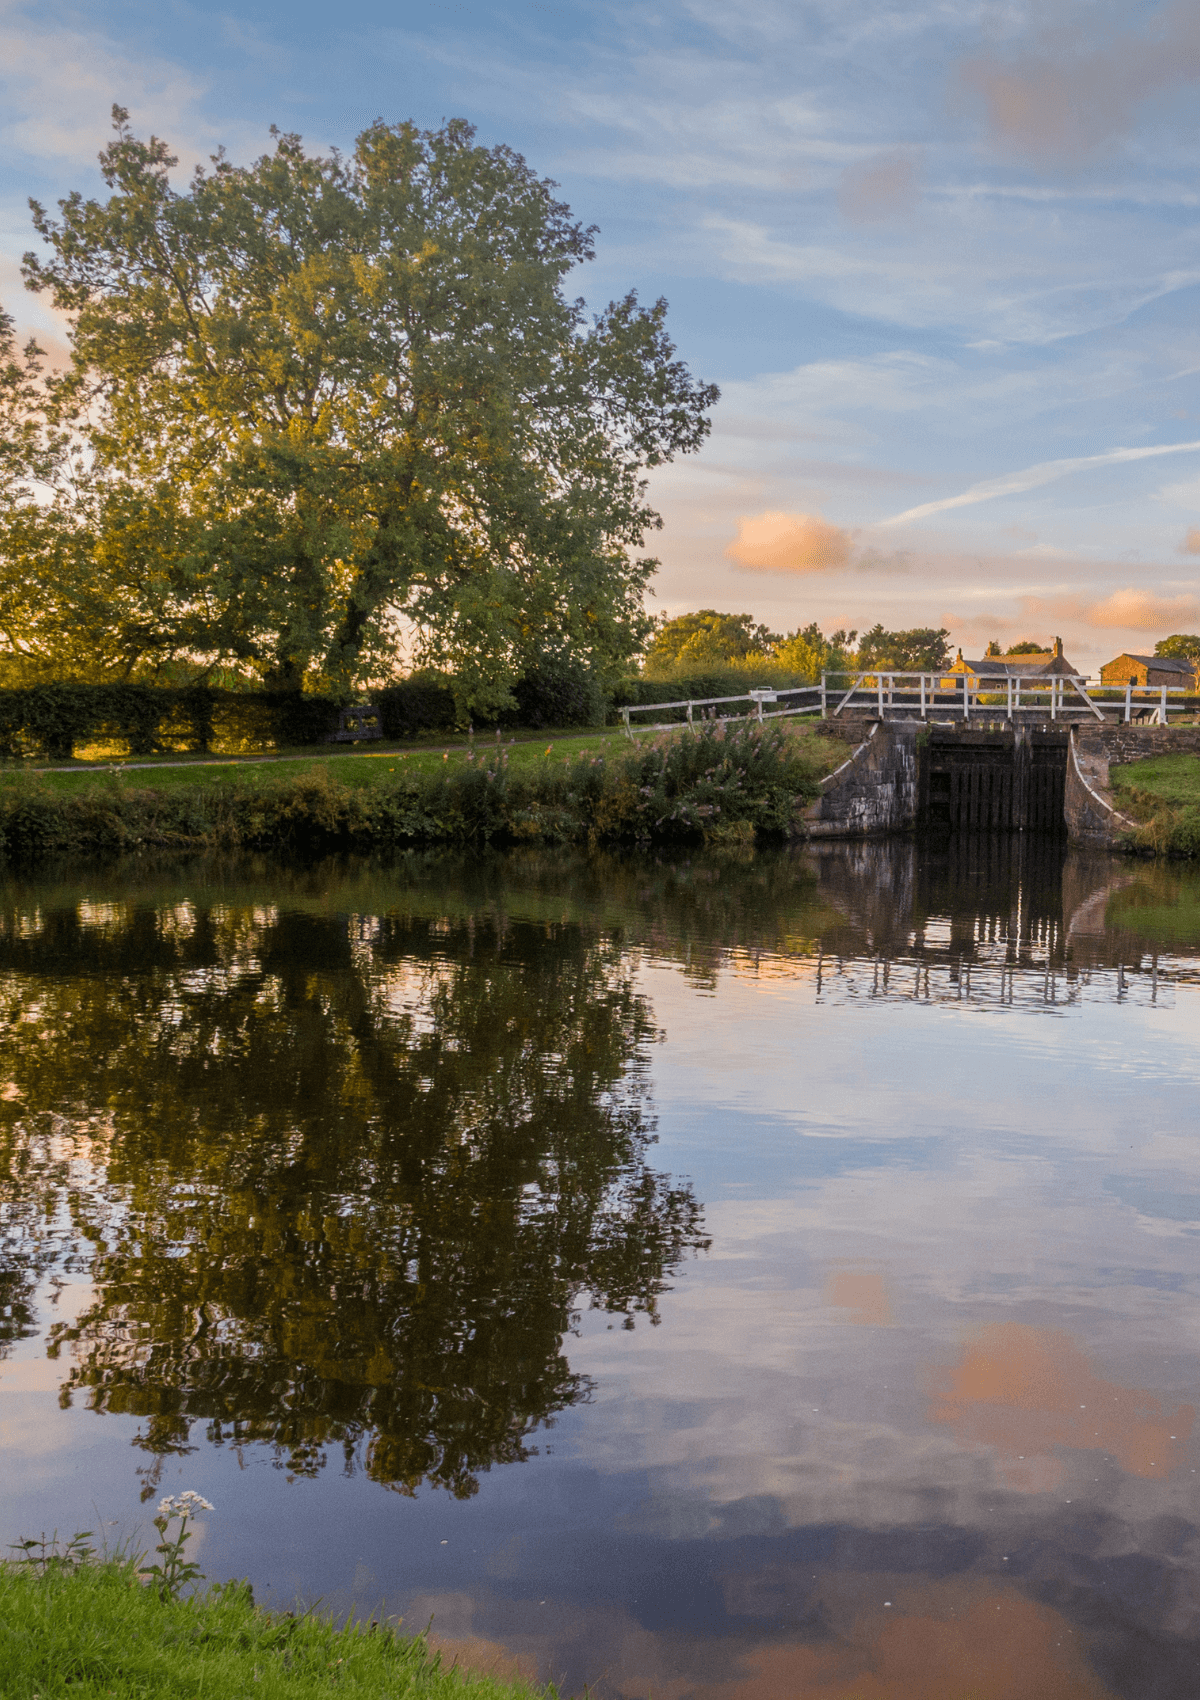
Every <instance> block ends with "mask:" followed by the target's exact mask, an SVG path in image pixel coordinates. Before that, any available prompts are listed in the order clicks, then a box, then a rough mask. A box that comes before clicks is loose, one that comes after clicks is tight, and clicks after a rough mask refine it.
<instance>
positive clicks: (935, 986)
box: [812, 955, 1177, 1015]
mask: <svg viewBox="0 0 1200 1700" xmlns="http://www.w3.org/2000/svg"><path fill="white" fill-rule="evenodd" d="M812 975H813V979H814V982H815V991H816V1001H817V1002H818V1003H826V1004H837V1003H857V1002H870V1001H872V1000H880V999H882V1000H885V1001H888V1002H901V1003H905V1002H907V1003H927V1004H928V1003H935V1004H957V1005H960V1006H966V1007H971V1008H974V1009H1005V1008H1020V1009H1023V1010H1026V1011H1031V1010H1032V1011H1039V1012H1045V1013H1048V1014H1053V1013H1057V1014H1060V1015H1064V1014H1068V1013H1069V1012H1070V1011H1071V1010H1072V1009H1074V1008H1078V1007H1079V1006H1080V1005H1082V1004H1084V1003H1117V1004H1133V1005H1137V1006H1139V1007H1142V1008H1158V1009H1172V1008H1174V1004H1175V981H1176V977H1177V976H1176V975H1174V974H1168V973H1164V972H1162V971H1161V970H1160V968H1159V964H1158V958H1157V956H1154V957H1152V958H1150V959H1149V961H1148V962H1146V963H1145V964H1140V965H1135V966H1132V967H1131V966H1130V965H1128V964H1125V963H1118V964H1117V965H1116V966H1115V967H1111V968H1110V967H1098V966H1095V965H1080V966H1078V967H1076V966H1074V965H1072V964H1067V965H1065V966H1064V965H1063V964H1057V965H1051V964H1049V963H1045V962H1043V963H1037V962H1013V961H1010V960H1007V959H1006V958H1005V957H1004V956H998V957H997V958H995V959H993V960H988V959H987V958H982V959H981V958H980V957H979V956H978V955H976V956H973V957H970V958H968V957H965V956H963V957H958V958H953V957H951V958H947V957H944V956H939V957H932V958H927V957H921V956H917V955H914V956H909V957H903V956H893V957H885V956H877V957H875V958H869V957H845V956H833V955H830V956H825V955H822V956H819V957H818V958H817V960H816V962H815V964H814V966H813V969H812Z"/></svg>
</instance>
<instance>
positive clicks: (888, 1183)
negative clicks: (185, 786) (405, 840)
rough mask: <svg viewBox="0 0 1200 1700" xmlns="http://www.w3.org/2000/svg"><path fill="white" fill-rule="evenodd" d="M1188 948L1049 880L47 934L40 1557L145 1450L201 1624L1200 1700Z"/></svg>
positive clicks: (1132, 913) (195, 892)
mask: <svg viewBox="0 0 1200 1700" xmlns="http://www.w3.org/2000/svg"><path fill="white" fill-rule="evenodd" d="M1197 916H1200V880H1198V878H1197V876H1196V875H1195V874H1193V873H1192V872H1190V871H1189V870H1188V869H1186V868H1182V869H1181V868H1179V867H1167V866H1162V867H1158V866H1151V865H1147V864H1141V863H1136V862H1129V861H1125V860H1121V859H1116V858H1103V857H1099V858H1096V857H1080V856H1075V855H1070V854H1067V853H1065V852H1064V851H1063V850H1062V848H1061V847H1060V846H1051V847H1049V848H1046V847H1041V848H1039V847H1038V846H1037V845H1036V844H1034V843H1029V844H1024V845H1022V844H1021V842H1020V841H1019V840H996V841H982V840H980V841H975V840H970V839H963V840H959V841H954V840H951V841H949V842H948V843H947V844H944V845H942V846H940V847H934V848H932V849H931V848H928V847H923V846H921V845H916V844H909V843H898V844H888V845H883V844H877V845H859V846H852V845H844V846H823V847H821V848H820V849H819V850H817V851H812V852H808V851H783V852H779V853H771V854H767V855H755V854H745V855H743V854H741V853H737V854H731V855H714V856H707V855H702V856H696V857H693V858H690V859H683V860H680V861H676V862H654V861H651V860H647V859H630V860H628V861H625V860H621V859H609V858H571V857H547V856H545V855H543V854H540V853H529V854H524V855H516V856H511V857H507V858H494V859H479V860H475V861H464V862H461V863H456V862H453V861H451V860H449V859H446V858H439V859H424V858H419V857H414V858H408V859H405V860H403V861H400V862H397V863H395V864H392V865H384V864H378V863H371V862H350V861H346V862H331V863H326V864H322V865H321V866H319V867H308V868H296V869H287V868H278V867H272V866H270V865H268V864H265V863H255V862H240V863H230V864H228V865H222V864H216V863H205V864H196V865H194V866H192V867H179V866H175V867H171V866H167V865H164V866H162V867H161V868H158V869H155V868H154V867H150V868H146V867H144V866H142V865H140V864H138V865H136V866H135V867H133V868H131V869H126V870H123V869H120V868H116V869H108V870H93V871H89V872H86V873H79V874H78V875H75V876H70V875H68V874H66V873H64V874H62V875H61V876H60V877H58V878H55V879H52V878H49V877H47V878H46V879H43V880H40V881H32V882H29V883H28V884H26V885H16V884H14V885H13V886H11V887H10V888H9V890H8V893H7V907H6V909H5V912H4V915H3V917H2V920H3V930H2V934H0V1015H2V1016H3V1020H4V1039H5V1051H4V1058H5V1061H4V1064H3V1068H2V1069H0V1141H2V1142H3V1143H2V1161H0V1187H2V1196H0V1223H2V1231H0V1282H2V1283H3V1286H2V1291H0V1298H2V1299H3V1301H4V1304H5V1309H4V1311H3V1312H2V1313H0V1317H2V1322H3V1338H0V1355H3V1353H4V1352H7V1354H8V1356H7V1361H6V1363H5V1364H3V1365H0V1395H3V1397H4V1399H5V1401H6V1402H5V1404H4V1405H3V1406H0V1425H2V1426H0V1445H3V1447H4V1448H5V1457H6V1461H11V1463H12V1468H11V1470H10V1473H9V1477H8V1482H9V1483H10V1484H15V1483H17V1482H18V1481H19V1480H22V1479H23V1476H28V1478H29V1479H30V1480H31V1481H33V1482H34V1483H35V1488H31V1489H29V1490H28V1494H27V1497H25V1498H20V1497H19V1493H18V1489H17V1488H16V1487H15V1486H10V1490H9V1502H11V1503H14V1504H19V1508H18V1509H17V1510H15V1511H13V1512H12V1513H11V1516H10V1514H9V1513H8V1512H7V1510H4V1513H3V1514H4V1515H5V1516H8V1517H9V1522H8V1523H6V1525H5V1532H4V1536H3V1537H2V1538H14V1537H15V1536H16V1535H17V1534H18V1533H26V1532H28V1531H29V1529H31V1528H33V1527H34V1526H35V1525H36V1526H40V1521H39V1520H46V1521H50V1520H52V1519H56V1520H58V1521H59V1522H60V1524H63V1523H65V1522H66V1521H67V1520H68V1519H69V1518H70V1516H72V1515H74V1514H75V1513H76V1511H77V1510H78V1508H79V1503H80V1501H81V1499H82V1502H83V1504H84V1505H85V1506H86V1504H87V1503H89V1502H90V1500H91V1498H92V1497H93V1496H97V1497H99V1498H100V1499H101V1501H102V1503H103V1505H104V1511H105V1514H108V1513H109V1511H110V1510H112V1511H114V1512H116V1513H118V1514H121V1515H128V1504H129V1502H130V1501H131V1500H132V1501H133V1502H136V1495H137V1491H138V1488H137V1484H136V1483H135V1482H133V1481H132V1479H131V1478H132V1470H131V1457H130V1453H129V1450H128V1443H129V1441H130V1439H132V1438H133V1437H134V1436H135V1435H136V1437H137V1443H138V1447H139V1451H138V1452H136V1453H135V1454H133V1459H132V1462H134V1463H140V1464H141V1466H142V1468H143V1469H144V1470H145V1469H147V1467H149V1469H150V1471H151V1472H152V1473H153V1472H154V1471H161V1472H162V1473H163V1477H164V1481H165V1480H166V1477H167V1476H168V1475H169V1476H170V1481H171V1484H172V1485H173V1486H176V1487H180V1488H182V1487H189V1486H194V1487H196V1488H198V1489H200V1490H201V1491H204V1492H205V1493H206V1494H207V1495H208V1496H209V1497H211V1498H212V1499H214V1500H215V1501H216V1502H217V1505H218V1515H217V1516H216V1517H215V1518H214V1519H213V1520H212V1524H211V1528H210V1530H209V1531H208V1534H207V1536H206V1539H208V1540H209V1541H210V1543H211V1545H210V1548H209V1549H208V1551H206V1553H205V1555H204V1558H205V1567H206V1568H208V1569H209V1570H210V1573H212V1574H215V1575H225V1574H230V1573H237V1574H246V1573H248V1574H251V1575H252V1576H253V1577H254V1578H255V1581H256V1586H257V1585H259V1584H261V1587H262V1591H263V1593H264V1594H265V1597H267V1598H270V1599H272V1600H276V1601H289V1602H290V1600H291V1599H292V1598H293V1597H294V1596H295V1595H296V1594H301V1595H303V1596H305V1597H314V1596H316V1595H321V1596H323V1597H324V1599H325V1600H326V1602H327V1603H329V1604H330V1605H332V1606H335V1607H338V1608H341V1607H348V1606H350V1605H355V1606H357V1607H359V1608H362V1609H364V1610H367V1611H370V1612H372V1613H374V1612H376V1611H377V1610H379V1609H380V1603H381V1601H382V1602H383V1604H384V1606H385V1607H386V1609H387V1610H389V1611H396V1612H401V1613H403V1614H404V1615H405V1617H406V1618H407V1620H408V1621H409V1622H410V1623H414V1622H417V1623H422V1624H423V1623H424V1622H425V1621H426V1620H427V1618H428V1617H429V1615H430V1614H431V1613H432V1614H433V1615H434V1620H435V1621H434V1632H435V1636H436V1637H437V1638H438V1639H439V1640H440V1642H441V1643H442V1644H443V1645H444V1646H445V1647H446V1648H447V1650H448V1651H449V1652H451V1653H454V1654H456V1655H458V1656H461V1657H463V1658H464V1659H466V1660H468V1661H470V1662H472V1663H477V1664H480V1665H482V1666H483V1667H485V1668H489V1667H490V1668H495V1669H497V1670H501V1671H505V1672H509V1671H515V1670H518V1669H519V1670H522V1671H524V1672H526V1673H527V1674H529V1675H531V1676H534V1675H536V1676H537V1678H538V1679H540V1680H543V1681H545V1680H550V1679H553V1680H557V1681H559V1682H560V1684H561V1688H562V1691H563V1692H566V1693H579V1692H581V1691H582V1689H583V1686H584V1684H585V1683H586V1684H589V1685H590V1686H591V1689H592V1691H593V1692H596V1693H597V1694H598V1695H601V1696H605V1697H612V1700H616V1697H622V1700H640V1697H641V1696H644V1695H647V1694H649V1693H651V1692H653V1693H654V1694H656V1695H664V1696H667V1697H668V1700H691V1697H696V1696H700V1697H704V1700H756V1697H764V1700H765V1697H767V1696H774V1695H780V1696H783V1695H791V1694H794V1693H803V1694H806V1695H815V1696H818V1697H821V1700H850V1697H851V1696H855V1695H867V1696H878V1697H879V1700H882V1697H883V1696H885V1695H886V1696H888V1697H889V1700H892V1697H894V1700H930V1697H934V1700H961V1697H962V1695H964V1694H966V1693H974V1694H979V1695H983V1696H988V1697H990V1700H1030V1697H1042V1696H1044V1697H1046V1700H1062V1697H1063V1696H1069V1697H1072V1700H1074V1697H1079V1700H1083V1697H1084V1696H1087V1697H1091V1700H1112V1697H1114V1696H1121V1697H1122V1700H1143V1697H1144V1696H1147V1695H1151V1694H1153V1695H1154V1696H1155V1700H1191V1696H1192V1695H1193V1694H1194V1692H1195V1670H1196V1661H1197V1656H1198V1649H1200V1557H1198V1554H1200V1494H1198V1491H1197V1482H1198V1479H1200V1478H1198V1477H1197V1473H1196V1472H1197V1470H1198V1469H1200V1455H1198V1438H1200V1437H1198V1434H1197V1429H1196V1425H1195V1422H1194V1417H1193V1410H1192V1407H1193V1405H1194V1404H1195V1403H1196V1398H1195V1389H1196V1386H1197V1384H1198V1382H1200V1353H1198V1351H1197V1347H1196V1338H1195V1329H1194V1315H1195V1306H1196V1304H1197V1302H1198V1301H1200V1266H1198V1265H1197V1260H1196V1249H1195V1248H1196V1242H1197V1235H1198V1234H1200V1175H1198V1174H1197V1158H1196V1149H1195V1139H1194V1133H1193V1129H1194V1122H1195V1114H1194V1105H1195V1103H1196V1101H1197V1092H1198V1091H1200V1069H1198V1066H1197V1060H1196V1057H1197V1053H1196V1047H1195V1030H1196V1013H1197V1008H1198V1007H1200V1006H1198V1005H1197V998H1198V996H1200V993H1198V991H1197V979H1198V974H1197V961H1196V956H1195V954H1194V952H1195V950H1196V948H1197V946H1198V945H1200V926H1198V925H1197V924H1196V922H1197ZM918 971H919V973H920V983H919V990H918V995H914V994H913V982H914V981H915V980H916V976H917V973H918ZM839 980H840V982H841V985H842V988H843V989H842V990H840V991H839V990H838V989H837V985H838V982H839ZM1047 1011H1049V1012H1050V1013H1051V1014H1058V1015H1061V1016H1065V1017H1066V1018H1067V1019H1064V1020H1046V1019H1044V1017H1045V1014H1046V1012H1047ZM985 1014H986V1015H988V1017H989V1018H987V1019H982V1018H981V1017H982V1016H984V1015H985ZM1034 1015H1035V1016H1036V1017H1037V1019H1028V1017H1030V1016H1034ZM655 1140H657V1141H658V1143H657V1144H656V1143H654V1141H655ZM689 1177H690V1179H689ZM701 1200H703V1208H702V1207H701V1203H700V1201H701ZM710 1242H711V1248H710V1250H709V1251H708V1253H707V1254H705V1255H703V1256H699V1257H693V1256H692V1255H691V1254H692V1253H693V1252H695V1251H698V1250H700V1248H702V1247H703V1246H706V1245H709V1244H710ZM56 1295H57V1304H55V1303H54V1301H55V1298H56ZM656 1319H661V1321H662V1324H663V1325H662V1326H661V1327H646V1326H642V1323H643V1322H645V1321H648V1322H651V1323H653V1322H654V1321H655V1320H656ZM626 1320H628V1321H629V1322H636V1323H637V1324H638V1325H637V1326H636V1327H634V1328H628V1327H626V1326H624V1324H625V1322H626ZM47 1350H49V1351H50V1352H51V1353H54V1354H57V1355H56V1356H54V1357H52V1358H51V1359H50V1360H49V1361H47V1359H46V1356H45V1354H46V1352H47ZM47 1372H49V1373H48V1374H47ZM39 1377H40V1378H41V1379H40V1380H39ZM47 1381H49V1382H50V1386H49V1389H48V1391H46V1392H44V1393H43V1392H39V1391H37V1389H38V1388H40V1387H43V1386H44V1385H45V1383H46V1382H47ZM24 1388H28V1389H30V1391H29V1392H28V1393H25V1392H22V1391H20V1390H21V1389H24ZM59 1398H61V1400H62V1408H59V1405H58V1403H57V1402H56V1401H57V1400H58V1399H59ZM22 1400H27V1404H22V1403H21V1401H22ZM14 1413H16V1414H14ZM22 1413H23V1414H22ZM549 1419H557V1426H556V1429H555V1433H554V1435H553V1436H552V1437H551V1439H550V1441H549V1442H548V1443H545V1442H543V1440H542V1438H541V1436H540V1435H538V1433H537V1430H538V1428H539V1426H540V1425H542V1424H544V1423H545V1422H546V1421H547V1420H549ZM22 1425H24V1426H22ZM64 1437H65V1438H64ZM56 1448H57V1450H55V1449H56ZM147 1449H149V1452H148V1455H147ZM79 1458H86V1460H87V1471H86V1488H85V1489H84V1488H81V1486H80V1483H81V1482H82V1481H84V1480H85V1475H84V1473H83V1470H82V1466H81V1467H80V1474H79V1475H78V1476H76V1477H75V1478H72V1476H71V1473H70V1467H71V1465H72V1464H73V1463H75V1461H76V1460H77V1459H79ZM326 1459H328V1460H330V1461H331V1462H343V1464H344V1468H345V1473H341V1472H339V1471H338V1470H337V1469H334V1468H322V1463H323V1462H324V1461H325V1460H326ZM269 1462H275V1463H276V1464H278V1465H279V1469H278V1471H274V1470H271V1469H269V1468H262V1467H256V1466H262V1465H265V1464H267V1463H269ZM502 1464H504V1465H511V1466H512V1467H511V1468H499V1467H497V1468H491V1466H493V1465H496V1466H499V1465H502ZM39 1472H40V1473H39ZM381 1484H382V1485H384V1486H386V1487H388V1488H398V1489H399V1490H400V1491H399V1492H381V1491H380V1486H381ZM146 1485H147V1487H149V1486H150V1485H151V1482H150V1481H147V1484H146ZM432 1488H437V1489H441V1488H448V1489H450V1492H449V1493H447V1492H441V1491H438V1492H434V1491H431V1489H432ZM20 1492H25V1489H24V1488H22V1489H21V1490H20ZM56 1494H57V1495H58V1496H59V1497H58V1498H55V1495H56ZM122 1495H124V1496H125V1498H122V1497H121V1496H122ZM456 1496H459V1497H456ZM114 1502H115V1503H114ZM45 1504H52V1505H53V1509H52V1510H44V1509H43V1505H45ZM0 1509H3V1508H0Z"/></svg>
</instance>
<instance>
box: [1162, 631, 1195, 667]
mask: <svg viewBox="0 0 1200 1700" xmlns="http://www.w3.org/2000/svg"><path fill="white" fill-rule="evenodd" d="M1154 653H1155V655H1169V656H1171V657H1173V658H1174V659H1175V660H1177V661H1200V636H1197V634H1196V633H1195V632H1175V633H1174V634H1173V635H1172V636H1171V637H1166V638H1163V640H1162V642H1161V643H1156V644H1155V646H1154Z"/></svg>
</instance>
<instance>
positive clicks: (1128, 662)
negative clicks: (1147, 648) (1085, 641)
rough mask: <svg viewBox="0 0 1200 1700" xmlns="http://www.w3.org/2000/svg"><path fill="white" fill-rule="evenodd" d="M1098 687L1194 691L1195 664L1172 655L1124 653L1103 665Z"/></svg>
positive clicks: (1195, 679)
mask: <svg viewBox="0 0 1200 1700" xmlns="http://www.w3.org/2000/svg"><path fill="white" fill-rule="evenodd" d="M1100 683H1101V684H1102V685H1128V684H1134V685H1166V686H1167V687H1168V688H1169V689H1170V690H1173V691H1194V690H1195V689H1196V688H1197V663H1196V662H1195V661H1182V660H1180V659H1179V658H1178V657H1176V656H1173V655H1131V654H1129V653H1128V651H1124V652H1122V654H1120V655H1117V656H1114V658H1113V659H1112V660H1111V661H1106V662H1105V663H1104V666H1103V667H1101V669H1100Z"/></svg>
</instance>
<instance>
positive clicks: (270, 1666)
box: [0, 1563, 535, 1700]
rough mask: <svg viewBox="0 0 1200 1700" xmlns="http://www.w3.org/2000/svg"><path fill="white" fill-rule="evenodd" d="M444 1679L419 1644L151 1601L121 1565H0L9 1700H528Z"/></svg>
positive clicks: (237, 1599) (242, 1607)
mask: <svg viewBox="0 0 1200 1700" xmlns="http://www.w3.org/2000/svg"><path fill="white" fill-rule="evenodd" d="M534 1693H535V1690H533V1689H531V1688H528V1687H526V1686H524V1685H508V1684H505V1683H500V1682H496V1681H494V1680H492V1679H491V1678H489V1677H483V1676H472V1675H470V1674H468V1673H464V1672H460V1671H457V1670H445V1669H442V1668H441V1665H440V1663H439V1661H438V1660H437V1659H436V1658H435V1657H431V1656H430V1654H429V1651H428V1649H427V1647H426V1645H425V1643H424V1641H423V1640H422V1639H421V1638H420V1637H419V1636H417V1637H414V1638H408V1637H403V1636H400V1635H398V1634H396V1633H394V1632H393V1631H392V1630H391V1629H389V1628H386V1627H377V1626H375V1625H351V1626H350V1627H348V1628H343V1629H337V1628H335V1627H334V1626H333V1625H332V1624H331V1623H329V1622H327V1621H325V1620H323V1619H321V1618H318V1617H311V1616H308V1617H300V1618H297V1617H292V1616H283V1615H278V1614H274V1613H268V1612H264V1611H261V1610H259V1609H258V1608H256V1606H255V1605H254V1602H253V1599H252V1597H251V1594H250V1590H249V1589H248V1588H247V1587H245V1586H242V1585H238V1584H236V1583H229V1584H227V1585H226V1586H225V1587H223V1588H213V1589H210V1590H209V1592H208V1593H207V1594H205V1595H204V1596H202V1597H199V1598H193V1599H186V1600H167V1601H163V1600H160V1599H159V1597H158V1595H157V1594H156V1593H155V1592H154V1590H153V1589H151V1588H148V1587H146V1586H145V1585H144V1584H143V1583H141V1582H139V1581H138V1580H137V1578H136V1577H135V1575H134V1571H133V1566H132V1565H125V1564H120V1563H99V1564H82V1565H77V1566H74V1567H62V1568H58V1567H51V1568H50V1569H48V1570H47V1571H46V1573H45V1574H44V1575H39V1574H38V1573H37V1570H36V1569H35V1568H34V1567H32V1566H29V1565H24V1564H15V1565H14V1564H2V1565H0V1694H2V1695H4V1696H12V1697H13V1700H18V1697H19V1700H35V1697H36V1700H60V1697H62V1700H66V1697H67V1696H69V1697H70V1700H93V1697H94V1700H192V1697H193V1696H195V1697H196V1700H199V1697H200V1696H204V1697H206V1700H239V1697H240V1696H243V1695H254V1696H255V1700H276V1697H278V1700H285V1697H286V1700H305V1697H307V1696H310V1695H314V1696H315V1695H326V1694H337V1695H338V1696H340V1700H358V1697H361V1700H367V1697H368V1696H369V1700H381V1697H382V1696H385V1695H386V1696H387V1697H388V1700H401V1697H405V1696H409V1695H412V1696H421V1697H422V1700H519V1697H525V1700H531V1697H532V1696H533V1695H534Z"/></svg>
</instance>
